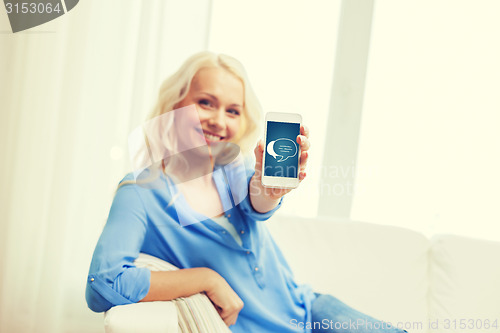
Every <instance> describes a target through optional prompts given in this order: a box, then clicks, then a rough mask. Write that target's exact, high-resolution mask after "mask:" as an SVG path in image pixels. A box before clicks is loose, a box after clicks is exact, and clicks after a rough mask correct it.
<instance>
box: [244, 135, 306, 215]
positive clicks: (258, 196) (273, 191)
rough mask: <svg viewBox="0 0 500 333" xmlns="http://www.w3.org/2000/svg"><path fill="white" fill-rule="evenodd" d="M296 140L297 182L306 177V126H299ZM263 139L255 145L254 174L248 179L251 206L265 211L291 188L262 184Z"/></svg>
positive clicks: (272, 206) (271, 207) (262, 211)
mask: <svg viewBox="0 0 500 333" xmlns="http://www.w3.org/2000/svg"><path fill="white" fill-rule="evenodd" d="M296 142H297V143H298V144H299V145H300V151H301V152H300V162H299V168H300V169H299V182H301V181H302V180H303V179H304V178H305V177H306V171H305V169H306V165H307V159H308V157H309V153H308V152H307V151H308V150H309V147H310V146H311V143H310V142H309V129H308V128H307V127H306V126H300V135H297V139H296ZM264 148H265V147H264V141H263V140H260V141H259V143H258V144H257V147H255V150H254V153H255V174H254V175H253V177H252V179H251V180H250V202H251V203H252V206H253V208H254V209H255V210H256V211H258V212H260V213H266V212H268V211H270V210H271V209H273V208H274V207H276V206H277V205H278V203H279V201H280V199H281V197H282V196H284V195H285V194H287V193H288V192H290V191H291V190H292V189H284V188H270V187H264V186H263V185H262V181H261V180H262V159H263V155H264Z"/></svg>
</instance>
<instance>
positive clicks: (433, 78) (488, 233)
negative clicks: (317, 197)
mask: <svg viewBox="0 0 500 333" xmlns="http://www.w3.org/2000/svg"><path fill="white" fill-rule="evenodd" d="M498 13H500V2H498V1H495V0H483V1H479V2H477V1H476V2H474V1H454V0H445V1H443V0H441V1H437V2H436V1H429V0H426V1H407V0H405V1H401V0H385V1H379V2H376V4H375V11H374V17H373V26H372V38H371V47H370V54H369V63H368V72H367V79H366V87H365V98H364V108H363V114H362V122H361V132H360V133H361V136H360V141H359V149H358V161H357V162H358V165H360V166H370V172H366V173H365V172H363V173H360V174H359V175H358V177H357V179H356V189H357V190H356V193H355V196H354V200H353V207H352V211H351V218H352V219H355V220H363V221H370V222H377V223H384V224H392V225H397V226H403V227H408V228H411V229H415V230H419V231H422V232H423V233H425V234H427V235H431V234H434V233H454V234H459V235H466V236H471V237H480V238H485V239H494V240H500V211H499V209H498V208H497V207H498V203H499V202H500V130H499V129H500V99H499V98H498V96H499V92H500V61H499V59H500V34H499V33H498V31H500V21H499V20H498Z"/></svg>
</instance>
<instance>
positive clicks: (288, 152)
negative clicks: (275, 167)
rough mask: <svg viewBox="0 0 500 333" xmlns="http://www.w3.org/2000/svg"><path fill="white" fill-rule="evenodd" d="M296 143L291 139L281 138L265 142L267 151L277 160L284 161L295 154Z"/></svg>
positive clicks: (296, 149)
mask: <svg viewBox="0 0 500 333" xmlns="http://www.w3.org/2000/svg"><path fill="white" fill-rule="evenodd" d="M297 151H298V148H297V144H296V143H295V142H293V140H290V139H287V138H281V139H278V140H274V141H271V142H269V143H268V144H267V153H268V154H269V155H271V156H272V157H274V158H275V159H276V160H277V162H284V161H286V160H287V159H288V158H290V157H294V156H295V155H296V154H297Z"/></svg>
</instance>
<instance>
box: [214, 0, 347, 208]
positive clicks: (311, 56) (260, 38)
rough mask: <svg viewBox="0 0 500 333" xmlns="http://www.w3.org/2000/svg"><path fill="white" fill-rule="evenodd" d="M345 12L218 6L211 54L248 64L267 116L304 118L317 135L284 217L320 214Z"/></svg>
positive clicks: (325, 7) (221, 0)
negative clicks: (333, 86) (322, 166)
mask: <svg viewBox="0 0 500 333" xmlns="http://www.w3.org/2000/svg"><path fill="white" fill-rule="evenodd" d="M339 10H340V2H339V1H309V2H306V1H284V0H279V1H262V0H258V1H248V2H244V1H231V0H214V1H213V8H212V18H211V29H210V36H209V49H210V50H212V51H215V52H220V53H226V54H229V55H232V56H234V57H236V58H237V59H239V60H240V61H241V62H242V63H243V64H244V66H245V68H246V70H247V71H248V75H249V77H250V81H251V82H252V85H253V88H254V89H255V91H256V93H257V96H258V97H259V100H260V102H261V104H262V106H263V109H264V112H269V111H277V112H297V113H300V114H302V117H303V121H304V124H306V125H307V126H308V127H309V128H310V130H311V140H312V144H313V145H312V148H311V151H310V152H311V154H310V163H309V164H308V170H307V177H306V180H305V181H304V182H303V183H302V184H301V185H300V191H292V192H291V193H290V194H289V195H287V199H286V200H287V204H286V205H284V207H282V209H280V213H281V214H294V215H300V216H309V217H312V216H316V215H317V205H318V195H319V194H318V193H319V192H318V182H319V179H320V175H319V173H320V170H319V169H320V168H319V166H320V164H321V160H322V154H323V147H324V142H323V139H322V138H324V133H325V131H326V123H325V119H326V118H327V113H328V107H329V103H330V89H331V82H332V75H333V64H334V58H335V45H336V36H337V25H338V15H339ZM314 166H317V167H316V168H315V167H314Z"/></svg>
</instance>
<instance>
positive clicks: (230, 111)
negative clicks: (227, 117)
mask: <svg viewBox="0 0 500 333" xmlns="http://www.w3.org/2000/svg"><path fill="white" fill-rule="evenodd" d="M227 112H229V113H230V114H232V115H235V116H239V115H240V111H238V110H235V109H228V110H227Z"/></svg>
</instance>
